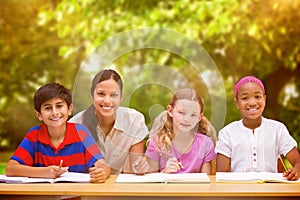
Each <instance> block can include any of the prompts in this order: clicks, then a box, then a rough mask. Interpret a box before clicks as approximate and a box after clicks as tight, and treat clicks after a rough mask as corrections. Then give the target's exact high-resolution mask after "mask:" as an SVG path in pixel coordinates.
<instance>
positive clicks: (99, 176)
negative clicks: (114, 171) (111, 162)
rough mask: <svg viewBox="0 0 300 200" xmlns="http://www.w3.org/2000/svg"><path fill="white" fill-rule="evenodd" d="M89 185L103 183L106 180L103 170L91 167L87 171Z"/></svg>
mask: <svg viewBox="0 0 300 200" xmlns="http://www.w3.org/2000/svg"><path fill="white" fill-rule="evenodd" d="M89 171H90V177H91V183H104V182H105V180H106V173H105V171H104V169H103V168H100V167H92V168H90V169H89Z"/></svg>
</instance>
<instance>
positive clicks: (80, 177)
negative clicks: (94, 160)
mask: <svg viewBox="0 0 300 200" xmlns="http://www.w3.org/2000/svg"><path fill="white" fill-rule="evenodd" d="M0 182H4V183H47V182H48V183H57V182H74V183H75V182H76V183H89V182H90V175H89V174H84V173H77V172H66V173H64V174H62V175H61V176H60V177H59V178H55V179H51V178H30V177H12V176H6V175H0Z"/></svg>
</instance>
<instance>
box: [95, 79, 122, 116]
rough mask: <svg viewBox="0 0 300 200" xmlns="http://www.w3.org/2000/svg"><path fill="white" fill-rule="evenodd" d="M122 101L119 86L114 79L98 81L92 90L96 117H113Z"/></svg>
mask: <svg viewBox="0 0 300 200" xmlns="http://www.w3.org/2000/svg"><path fill="white" fill-rule="evenodd" d="M121 101H122V92H121V89H120V86H119V85H118V83H117V82H116V81H115V80H114V79H108V80H105V81H102V82H100V83H98V84H97V85H96V87H95V91H94V106H95V108H96V112H97V115H98V117H99V116H100V117H102V118H107V117H112V116H113V117H114V116H115V113H116V110H117V109H118V107H119V106H120V103H121Z"/></svg>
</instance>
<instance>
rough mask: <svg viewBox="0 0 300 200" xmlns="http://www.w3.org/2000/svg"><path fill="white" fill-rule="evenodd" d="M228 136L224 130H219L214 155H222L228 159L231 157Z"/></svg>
mask: <svg viewBox="0 0 300 200" xmlns="http://www.w3.org/2000/svg"><path fill="white" fill-rule="evenodd" d="M229 138H230V137H229V134H228V132H227V131H225V130H224V129H221V130H220V132H219V136H218V140H217V144H216V153H219V154H223V155H224V156H227V157H228V158H230V157H231V152H232V149H231V146H230V139H229Z"/></svg>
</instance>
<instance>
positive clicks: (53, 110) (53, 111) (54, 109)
mask: <svg viewBox="0 0 300 200" xmlns="http://www.w3.org/2000/svg"><path fill="white" fill-rule="evenodd" d="M52 113H53V114H54V115H56V114H58V109H56V108H55V107H54V108H53V109H52Z"/></svg>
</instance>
